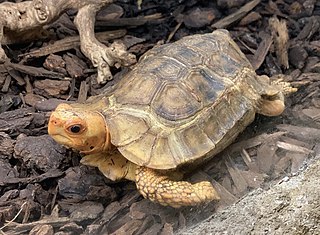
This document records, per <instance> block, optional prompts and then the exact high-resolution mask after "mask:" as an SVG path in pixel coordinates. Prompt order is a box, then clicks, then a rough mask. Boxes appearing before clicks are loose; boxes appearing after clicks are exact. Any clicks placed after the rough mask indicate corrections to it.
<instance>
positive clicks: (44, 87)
mask: <svg viewBox="0 0 320 235" xmlns="http://www.w3.org/2000/svg"><path fill="white" fill-rule="evenodd" d="M33 85H34V92H35V93H36V94H38V95H41V96H44V97H50V98H51V97H57V98H58V97H61V95H64V94H66V93H67V91H68V90H69V86H70V81H58V80H51V79H44V80H36V81H35V82H34V83H33Z"/></svg>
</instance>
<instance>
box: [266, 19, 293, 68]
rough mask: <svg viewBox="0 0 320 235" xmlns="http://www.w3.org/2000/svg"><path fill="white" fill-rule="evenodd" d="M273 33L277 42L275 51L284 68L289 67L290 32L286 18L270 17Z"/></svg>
mask: <svg viewBox="0 0 320 235" xmlns="http://www.w3.org/2000/svg"><path fill="white" fill-rule="evenodd" d="M269 25H270V27H271V31H272V35H273V38H274V42H275V46H276V49H275V52H276V55H277V59H278V62H279V63H280V65H282V66H283V67H284V68H286V69H288V68H289V60H288V48H289V33H288V28H287V23H286V21H285V20H279V19H278V18H276V17H272V18H270V19H269Z"/></svg>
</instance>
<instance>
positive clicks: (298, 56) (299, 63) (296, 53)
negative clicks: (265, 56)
mask: <svg viewBox="0 0 320 235" xmlns="http://www.w3.org/2000/svg"><path fill="white" fill-rule="evenodd" d="M307 57H308V52H307V51H306V50H305V49H304V48H303V47H302V46H295V47H292V48H290V50H289V61H290V63H291V64H292V65H293V66H295V67H296V68H298V69H302V68H303V67H304V64H305V61H306V59H307Z"/></svg>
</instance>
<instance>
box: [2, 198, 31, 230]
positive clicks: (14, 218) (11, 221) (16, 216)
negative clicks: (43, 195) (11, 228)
mask: <svg viewBox="0 0 320 235" xmlns="http://www.w3.org/2000/svg"><path fill="white" fill-rule="evenodd" d="M25 204H27V202H24V203H23V204H22V205H21V208H20V210H19V211H18V213H17V214H16V215H15V217H13V219H12V220H10V221H9V222H8V223H6V224H5V225H3V226H2V227H1V228H0V231H1V233H2V234H5V232H3V231H2V230H3V229H4V228H5V227H7V226H8V225H10V224H11V223H13V221H15V220H16V218H18V216H19V215H20V213H21V212H22V210H23V207H24V205H25Z"/></svg>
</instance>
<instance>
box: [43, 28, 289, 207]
mask: <svg viewBox="0 0 320 235" xmlns="http://www.w3.org/2000/svg"><path fill="white" fill-rule="evenodd" d="M284 84H285V85H284ZM292 89H293V88H292ZM289 90H290V86H289V85H288V84H287V83H284V82H283V83H278V84H273V83H271V82H270V79H269V78H268V77H267V76H265V75H262V76H258V75H257V74H256V73H255V71H254V69H253V68H252V66H251V64H250V62H249V61H248V60H247V59H246V57H245V55H244V54H243V53H242V52H241V51H240V48H239V47H238V46H237V45H236V43H235V42H234V41H233V40H232V38H231V37H230V35H229V33H228V31H226V30H215V31H213V32H212V33H207V34H202V35H192V36H187V37H184V38H183V39H180V40H179V41H176V42H174V43H171V44H165V45H161V46H157V47H154V48H153V49H151V50H150V51H148V52H147V53H145V55H143V56H142V57H141V58H140V60H139V62H138V63H137V64H136V66H135V67H134V68H133V69H132V70H131V71H130V72H128V73H127V74H126V75H125V76H124V77H123V78H122V79H121V80H120V82H119V83H117V86H116V88H115V89H114V90H112V91H111V92H105V93H103V94H101V95H98V96H94V97H91V98H89V99H88V101H87V102H86V103H84V104H79V103H74V104H65V103H63V104H60V105H59V106H58V107H57V108H56V110H55V111H54V112H53V113H52V114H51V117H50V120H49V124H48V132H49V134H50V135H51V136H52V137H53V139H54V140H55V141H57V142H58V143H60V144H62V145H64V146H67V147H71V148H73V149H76V150H78V151H80V152H81V153H83V154H85V155H86V156H84V157H83V158H82V159H81V162H82V163H83V164H86V165H90V166H96V167H98V168H99V170H100V171H101V172H102V173H103V174H104V175H105V176H106V177H108V178H109V179H111V180H120V179H128V180H132V181H135V183H136V186H137V189H138V190H139V192H140V193H141V194H142V195H143V196H144V197H145V198H149V199H150V200H152V201H154V202H158V203H160V204H162V205H169V206H172V207H176V208H177V207H180V206H194V205H197V204H200V203H205V202H209V201H211V200H214V199H216V200H218V199H219V195H218V193H217V192H216V190H215V189H214V188H213V186H212V184H211V183H210V182H208V181H203V182H199V183H194V184H192V183H190V182H188V181H184V180H183V179H182V177H183V174H184V173H185V172H187V171H188V170H192V169H195V166H198V165H199V164H201V163H203V162H205V161H206V160H207V159H209V158H210V157H212V156H214V155H216V154H217V153H219V152H220V151H222V150H223V149H224V148H226V147H227V146H228V145H229V144H231V143H232V141H234V140H235V138H236V137H237V135H238V134H239V133H240V132H242V131H243V130H244V129H245V127H246V126H248V125H249V124H250V123H251V122H252V121H253V120H254V117H255V114H256V113H260V114H263V115H267V116H276V115H280V114H281V113H282V112H283V110H284V108H285V105H284V94H285V93H288V91H289Z"/></svg>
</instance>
